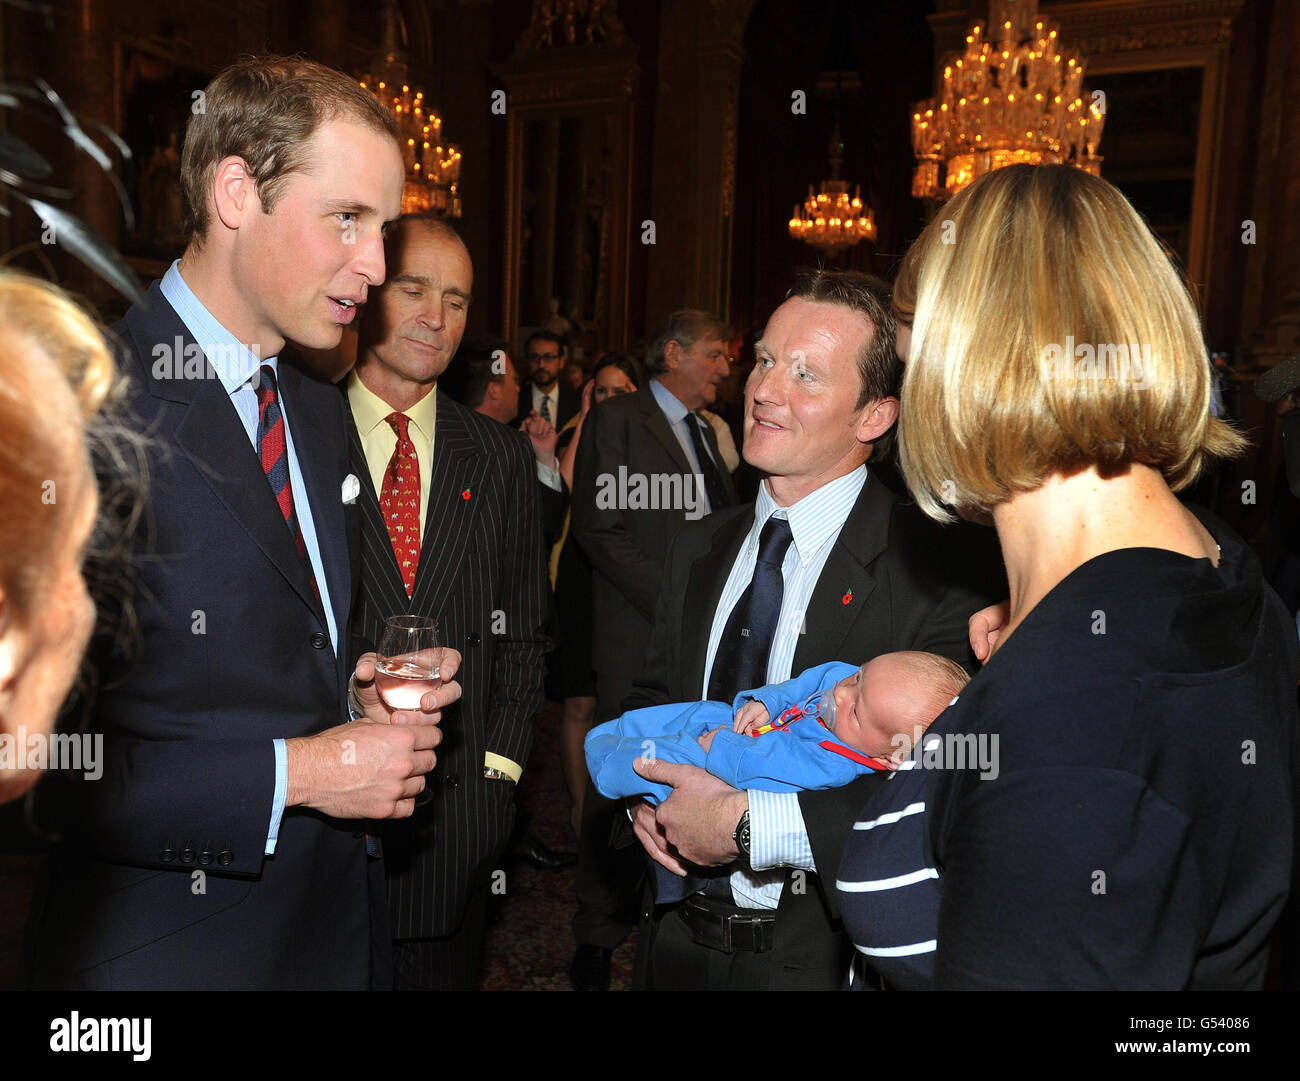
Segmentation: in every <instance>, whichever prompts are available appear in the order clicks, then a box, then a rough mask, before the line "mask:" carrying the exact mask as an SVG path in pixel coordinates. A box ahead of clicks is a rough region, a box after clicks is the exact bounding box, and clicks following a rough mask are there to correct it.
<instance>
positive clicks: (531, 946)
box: [479, 702, 636, 991]
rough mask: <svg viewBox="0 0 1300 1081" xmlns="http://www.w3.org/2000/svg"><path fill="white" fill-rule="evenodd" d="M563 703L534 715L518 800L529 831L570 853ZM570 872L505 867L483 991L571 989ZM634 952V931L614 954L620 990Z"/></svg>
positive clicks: (487, 947) (626, 980)
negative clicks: (562, 746)
mask: <svg viewBox="0 0 1300 1081" xmlns="http://www.w3.org/2000/svg"><path fill="white" fill-rule="evenodd" d="M559 734H560V705H559V703H558V702H547V703H546V708H545V709H544V710H543V712H542V713H541V715H540V716H539V717H538V719H537V728H536V735H535V737H534V740H533V750H532V754H531V755H530V757H529V759H528V770H527V772H526V773H525V774H524V778H523V782H522V784H521V786H520V790H519V802H520V805H521V806H522V807H523V809H524V811H525V812H526V813H527V814H528V816H529V829H530V830H531V831H532V833H533V834H534V835H535V836H536V837H537V838H538V839H540V840H541V842H542V843H543V844H545V845H546V846H547V847H548V848H553V849H557V850H563V851H566V852H573V851H575V850H576V848H577V841H576V839H575V838H574V836H573V831H572V830H571V829H570V828H569V794H568V790H567V789H566V788H565V786H564V776H563V774H562V773H561V772H560V739H559ZM574 883H575V879H574V871H573V869H572V868H569V869H567V870H564V871H539V870H537V869H536V868H535V867H533V866H531V865H529V864H523V863H521V864H518V865H516V866H514V867H513V868H511V869H508V870H507V872H506V881H505V893H504V894H503V895H502V896H501V897H500V899H499V902H498V904H497V906H496V915H497V920H496V922H495V923H493V924H491V926H489V928H488V933H487V941H486V943H485V944H484V953H483V969H482V976H481V979H480V984H479V986H480V988H481V989H482V990H484V991H569V990H571V987H570V986H569V962H570V961H571V960H572V959H573V951H574V941H573V932H572V930H571V924H572V922H573V913H574V909H575V907H576V902H575V894H574ZM635 953H636V936H635V935H633V936H632V938H630V939H629V940H628V941H627V942H624V943H623V945H622V946H620V947H619V948H618V949H617V950H616V951H615V952H614V963H613V971H612V978H611V980H610V990H613V991H625V990H627V988H628V985H629V982H630V979H631V975H632V959H633V957H634V955H635Z"/></svg>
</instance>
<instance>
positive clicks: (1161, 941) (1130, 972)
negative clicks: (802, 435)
mask: <svg viewBox="0 0 1300 1081" xmlns="http://www.w3.org/2000/svg"><path fill="white" fill-rule="evenodd" d="M948 222H951V223H952V226H951V227H948V226H947V223H948ZM898 291H899V296H900V303H901V304H902V305H903V306H904V307H905V308H911V307H912V306H913V305H914V310H915V316H914V321H913V324H912V330H911V338H910V343H909V345H908V356H907V366H906V374H905V377H904V383H903V391H902V404H901V414H902V422H901V428H900V453H901V464H902V470H903V473H904V476H905V477H906V480H907V483H908V487H909V488H910V489H911V491H912V493H913V495H914V497H915V498H916V500H917V502H918V503H919V504H920V505H921V507H922V508H923V509H924V510H925V511H926V513H928V514H929V515H930V516H931V517H933V518H936V519H940V520H945V519H950V518H951V517H952V514H951V511H950V510H949V508H953V509H958V510H960V512H961V513H962V514H963V515H964V516H967V517H984V518H986V519H987V518H990V517H991V520H992V523H993V524H994V525H995V527H996V529H997V532H998V537H999V539H1000V541H1001V544H1002V551H1003V556H1004V559H1005V562H1006V568H1007V574H1008V579H1009V583H1010V593H1011V596H1010V601H1009V607H1008V611H1007V615H1006V621H1005V624H1004V625H1003V626H1002V627H1001V630H1000V633H999V635H998V637H997V639H996V646H995V649H994V650H993V652H992V655H991V656H989V657H988V659H987V662H986V664H985V666H984V668H983V669H982V670H981V671H980V672H979V674H978V675H977V676H976V677H975V678H974V679H973V680H972V681H971V683H970V684H969V685H968V686H967V688H966V689H965V691H963V693H962V694H961V695H960V696H959V697H958V698H956V699H954V704H953V705H951V706H950V707H949V709H948V710H947V711H945V712H944V713H943V714H942V715H941V716H940V717H939V719H938V720H937V721H936V722H935V724H934V725H933V726H932V727H931V728H930V730H929V731H928V732H927V733H926V734H925V736H924V737H922V739H921V742H920V746H919V747H918V748H917V750H916V751H915V753H914V755H913V757H912V760H911V762H910V763H909V764H907V765H906V766H905V767H904V769H902V770H900V771H899V772H898V773H896V774H894V775H893V776H892V777H891V779H890V781H889V783H888V784H887V785H886V786H885V788H884V790H883V791H882V792H881V793H880V795H879V796H877V797H876V798H875V799H874V800H873V801H872V803H871V804H870V805H868V806H867V807H866V808H865V809H864V810H863V812H862V814H861V815H860V817H859V821H858V823H857V824H856V828H855V829H854V831H853V833H852V837H851V839H850V841H849V842H848V845H847V847H846V849H845V853H844V858H843V861H842V863H841V865H840V867H839V872H838V879H839V881H838V883H837V886H838V896H839V900H840V903H841V906H842V909H843V913H844V919H845V924H846V926H847V928H848V930H849V932H850V935H851V937H852V938H853V941H854V943H855V945H856V947H857V950H858V956H857V957H856V958H855V965H854V983H855V984H856V985H858V986H862V985H867V986H881V985H883V986H886V987H899V988H909V987H916V988H929V987H939V988H999V987H1000V988H1208V987H1221V988H1248V987H1259V986H1261V985H1262V983H1263V980H1264V974H1265V968H1266V965H1267V959H1268V944H1269V937H1270V933H1271V931H1272V929H1273V926H1274V924H1275V923H1276V922H1277V919H1278V916H1279V914H1280V912H1281V910H1282V906H1283V904H1284V902H1285V900H1286V895H1287V889H1288V885H1289V882H1290V872H1291V855H1292V804H1291V798H1292V793H1291V781H1290V777H1291V755H1292V746H1293V741H1294V732H1295V726H1296V674H1297V668H1298V667H1300V660H1298V659H1297V643H1296V638H1295V634H1294V627H1293V626H1292V625H1291V623H1290V621H1289V619H1288V617H1287V614H1286V612H1285V610H1284V609H1283V607H1282V605H1281V603H1280V601H1279V600H1278V599H1277V597H1276V596H1275V595H1274V594H1273V592H1272V591H1271V589H1269V587H1268V586H1267V585H1266V584H1265V583H1264V581H1263V578H1262V576H1261V573H1260V568H1259V565H1258V562H1257V560H1256V559H1255V557H1254V555H1253V554H1252V553H1251V552H1250V551H1249V549H1248V548H1246V546H1245V545H1244V544H1243V542H1242V541H1241V539H1240V538H1239V537H1237V536H1236V535H1235V534H1234V533H1233V532H1232V531H1231V530H1229V529H1228V528H1227V527H1226V526H1225V525H1224V524H1223V523H1222V522H1221V521H1219V520H1218V519H1216V518H1214V517H1213V516H1211V515H1209V514H1208V513H1205V512H1201V511H1196V512H1193V511H1192V510H1190V509H1189V508H1187V507H1186V506H1184V505H1183V504H1182V503H1181V502H1179V500H1178V498H1177V496H1176V495H1175V494H1174V493H1175V492H1177V491H1180V490H1182V489H1184V488H1186V487H1187V486H1188V485H1190V484H1191V483H1192V482H1193V481H1194V480H1195V478H1196V477H1197V475H1198V474H1199V473H1200V472H1201V470H1202V469H1203V468H1204V467H1205V466H1206V465H1207V464H1208V463H1209V462H1210V461H1211V460H1212V459H1214V458H1220V457H1231V456H1235V455H1237V454H1239V453H1240V452H1241V450H1242V448H1243V446H1244V440H1243V439H1242V437H1241V436H1240V435H1239V434H1238V433H1237V432H1236V431H1235V430H1233V429H1232V428H1231V427H1230V426H1229V425H1227V424H1225V423H1224V422H1222V421H1220V420H1217V419H1215V418H1214V417H1213V416H1211V413H1210V389H1211V388H1210V367H1209V363H1208V360H1207V358H1206V354H1205V349H1204V345H1203V342H1202V338H1201V330H1200V325H1199V322H1198V319H1197V315H1196V311H1195V309H1194V307H1193V304H1192V301H1191V299H1190V298H1189V296H1188V295H1187V292H1186V289H1185V288H1184V286H1183V284H1182V282H1181V281H1180V279H1179V276H1178V274H1177V273H1176V272H1175V270H1174V268H1173V267H1172V266H1171V265H1170V263H1169V261H1168V259H1167V258H1166V257H1165V255H1164V254H1163V253H1162V251H1161V249H1160V246H1159V244H1158V243H1157V241H1156V240H1155V238H1154V237H1153V236H1152V234H1151V233H1150V231H1149V230H1148V228H1147V227H1146V225H1145V224H1144V223H1143V221H1142V219H1141V218H1140V217H1139V216H1138V214H1137V213H1136V212H1135V211H1134V210H1133V208H1132V207H1131V206H1130V205H1129V204H1128V202H1127V201H1126V200H1125V199H1124V197H1123V196H1122V195H1121V194H1120V193H1119V192H1118V191H1117V190H1116V189H1115V188H1114V187H1112V186H1111V185H1109V184H1107V183H1106V182H1104V181H1102V180H1100V179H1098V178H1096V177H1093V176H1089V175H1087V174H1085V173H1082V172H1080V171H1078V170H1075V169H1072V168H1068V167H1065V166H1042V167H1033V166H1013V167H1010V168H1006V169H1002V170H999V171H997V172H994V173H991V174H988V175H986V176H984V177H982V178H981V179H980V180H978V181H976V182H975V183H974V184H972V185H971V186H970V187H969V188H968V189H966V190H965V191H964V192H962V193H960V194H959V195H957V196H956V197H955V198H954V199H953V200H952V201H951V202H950V203H949V204H948V205H947V206H946V207H945V208H944V211H943V214H942V215H941V216H940V217H939V218H936V220H935V221H934V222H932V223H931V225H930V226H929V227H928V228H927V229H926V230H925V232H924V233H923V234H922V235H921V237H920V239H919V240H918V241H917V243H916V244H915V245H914V247H913V248H912V250H911V251H910V252H909V253H908V256H907V259H906V261H905V264H904V267H903V270H902V273H901V275H900V281H899V286H898Z"/></svg>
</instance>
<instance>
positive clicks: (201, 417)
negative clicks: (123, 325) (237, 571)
mask: <svg viewBox="0 0 1300 1081" xmlns="http://www.w3.org/2000/svg"><path fill="white" fill-rule="evenodd" d="M148 299H149V308H148V310H147V311H145V310H142V309H138V308H132V309H131V311H130V312H129V313H128V314H127V325H128V327H130V329H131V335H132V337H133V339H134V341H135V355H136V357H137V359H138V360H139V362H140V367H141V370H142V373H143V380H144V382H145V383H146V384H147V386H148V389H149V392H150V393H151V394H153V395H154V396H155V397H158V398H163V399H166V400H168V401H173V402H183V403H185V404H186V405H187V406H188V409H187V411H186V413H185V416H184V417H183V418H182V419H181V421H180V424H179V425H178V426H177V429H176V442H177V445H178V446H179V447H180V448H181V450H183V451H184V452H185V453H186V454H187V455H188V456H189V457H190V459H191V460H192V461H193V462H194V464H195V465H196V466H197V468H198V471H199V474H200V475H201V476H202V477H203V479H204V481H205V482H206V483H207V485H208V486H209V487H210V488H211V489H212V491H213V492H214V493H215V495H216V496H217V498H218V499H220V500H221V502H222V503H223V504H224V505H225V507H226V509H227V510H228V511H229V512H230V513H231V515H233V516H234V518H235V520H236V521H237V522H239V524H240V525H241V526H243V528H244V529H245V530H247V532H248V534H249V535H250V536H251V537H252V538H253V540H254V542H255V543H256V544H257V546H258V547H259V548H260V549H261V550H262V552H263V554H264V555H265V556H266V558H267V559H269V560H270V561H271V563H272V565H274V566H275V568H276V569H277V570H278V571H279V572H280V573H281V574H282V575H283V576H284V578H285V580H286V581H287V582H288V583H289V584H290V585H291V586H292V587H293V589H294V591H295V592H296V593H297V594H298V595H299V596H300V597H301V598H302V599H303V602H304V603H305V604H307V606H308V607H309V608H311V609H312V610H313V611H314V612H316V613H317V614H318V615H321V616H322V617H323V616H324V612H323V610H322V609H321V606H320V602H319V601H317V600H316V596H315V594H314V593H313V592H312V588H311V579H310V576H309V574H308V570H307V565H306V563H305V562H304V561H303V559H302V558H301V557H300V556H299V555H298V550H297V548H296V547H295V546H294V543H293V536H292V535H291V534H290V532H289V530H288V528H287V527H286V526H285V524H284V517H283V516H282V515H281V513H280V508H279V506H278V505H277V504H276V501H275V496H274V495H273V494H272V493H271V487H270V485H269V484H268V483H267V480H266V474H265V473H263V472H262V465H261V462H259V461H258V458H257V452H256V450H255V449H254V448H253V446H252V444H251V443H250V442H249V439H248V433H247V432H246V431H245V430H244V426H243V424H242V423H241V422H240V419H239V414H238V413H237V412H236V411H235V407H234V403H232V402H231V400H230V397H229V395H227V394H226V391H225V388H224V387H223V386H222V385H221V381H220V380H219V379H218V378H217V376H216V373H215V372H214V371H213V369H212V366H211V364H209V363H208V362H207V360H206V358H205V359H204V361H203V376H202V377H201V378H193V377H187V376H186V374H185V373H184V371H183V370H176V369H181V368H182V363H183V360H184V358H185V355H186V354H190V355H191V356H193V357H198V356H201V355H202V350H201V349H200V347H199V345H198V344H197V343H196V342H195V341H194V339H193V338H192V337H191V336H190V333H189V331H188V329H186V327H185V324H184V323H183V322H182V321H181V318H180V316H178V315H177V314H176V312H175V311H174V310H173V309H172V306H171V305H170V304H169V303H168V302H167V299H166V298H165V297H164V296H163V295H162V290H161V289H159V287H158V283H157V282H155V283H154V284H153V285H151V286H150V287H149V294H148ZM159 344H162V345H165V346H167V347H168V348H169V349H171V350H172V351H173V353H174V354H175V356H174V368H173V371H172V373H171V374H169V375H168V376H167V377H164V378H159V377H158V376H156V375H155V373H154V370H153V367H152V366H151V364H150V362H149V360H148V359H147V358H150V357H153V356H154V355H155V353H154V350H155V347H156V346H157V345H159ZM191 350H194V351H195V352H193V353H191ZM195 374H197V373H195ZM295 449H297V441H295ZM299 465H300V466H301V465H302V459H301V458H300V459H299ZM300 498H303V496H302V495H301V494H299V493H295V499H300ZM313 509H314V504H313ZM340 626H341V624H340Z"/></svg>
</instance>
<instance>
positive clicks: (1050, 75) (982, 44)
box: [912, 0, 1106, 201]
mask: <svg viewBox="0 0 1300 1081" xmlns="http://www.w3.org/2000/svg"><path fill="white" fill-rule="evenodd" d="M989 9H990V12H989V13H990V20H991V24H992V27H993V29H991V30H990V31H989V32H988V33H987V34H986V33H985V28H984V27H983V26H981V25H980V24H979V23H976V24H975V25H974V26H972V27H971V30H970V33H969V34H967V35H966V51H965V53H964V54H963V55H962V56H960V57H955V58H953V59H952V60H950V61H949V62H948V63H946V64H945V65H944V69H943V80H942V84H941V85H940V87H939V92H938V95H937V96H936V97H933V98H929V99H927V100H926V101H922V102H918V103H917V104H916V105H914V106H913V112H912V150H913V152H914V153H915V155H916V158H917V166H916V173H915V174H914V176H913V178H912V195H913V196H915V197H916V198H918V199H935V200H940V201H942V200H945V199H948V198H949V197H951V196H953V195H955V194H956V193H957V192H959V191H961V189H962V188H964V187H966V185H967V184H969V183H970V182H971V181H972V180H974V179H976V178H977V177H979V176H982V175H983V174H984V173H987V172H991V171H992V170H994V169H1001V168H1003V167H1004V166H1007V165H1015V164H1019V163H1021V162H1027V163H1028V164H1030V165H1054V164H1066V165H1073V166H1074V167H1075V168H1078V169H1083V170H1084V171H1085V172H1089V173H1092V174H1093V175H1094V176H1100V175H1101V161H1102V159H1101V156H1100V155H1099V154H1098V153H1097V146H1098V144H1099V143H1100V142H1101V132H1102V128H1103V126H1104V125H1105V122H1106V113H1105V108H1104V106H1102V105H1101V104H1099V102H1098V101H1096V100H1093V101H1091V102H1087V103H1085V101H1084V97H1085V95H1087V91H1086V90H1084V89H1083V69H1084V61H1083V59H1082V58H1081V57H1080V56H1079V55H1078V54H1077V53H1074V52H1070V51H1068V50H1066V49H1064V48H1063V47H1062V46H1061V42H1060V40H1059V35H1058V31H1057V29H1056V27H1055V26H1053V25H1052V24H1051V23H1049V22H1048V21H1047V20H1046V19H1041V18H1039V17H1038V0H992V2H991V3H990V4H989ZM995 40H996V44H995V43H994V42H995Z"/></svg>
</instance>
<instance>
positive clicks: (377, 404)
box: [348, 370, 523, 783]
mask: <svg viewBox="0 0 1300 1081" xmlns="http://www.w3.org/2000/svg"><path fill="white" fill-rule="evenodd" d="M348 402H349V403H350V404H351V406H352V419H353V420H354V421H355V422H356V425H357V434H358V435H360V436H361V450H362V451H363V452H364V453H365V456H366V466H367V467H368V468H369V471H370V483H371V484H372V485H373V486H374V489H375V495H376V496H379V495H380V493H381V492H382V491H383V488H384V473H385V471H386V470H387V469H388V463H389V461H390V460H391V459H392V457H393V451H394V450H396V449H397V433H396V432H395V431H393V426H392V425H391V424H389V423H388V422H387V421H386V420H385V418H386V417H387V416H388V415H389V414H390V413H393V412H395V410H394V409H393V407H392V406H391V405H389V404H388V403H387V402H386V401H384V400H383V398H381V397H379V395H378V394H376V393H375V392H374V391H372V390H371V389H370V388H369V387H367V386H366V385H365V384H364V383H363V382H361V380H360V379H358V378H357V373H356V371H355V370H354V371H352V372H350V373H349V374H348ZM406 415H407V417H409V418H410V423H409V424H408V425H407V428H406V434H407V435H408V436H410V438H411V444H412V445H413V446H414V447H415V457H416V460H417V463H418V464H419V467H420V537H421V538H423V537H424V523H425V518H426V512H427V509H428V506H429V484H430V479H431V477H432V476H433V470H432V469H431V468H430V466H431V465H432V463H433V438H434V428H435V427H436V423H437V419H438V386H437V384H436V383H435V384H434V387H433V389H432V390H431V391H429V393H428V394H426V395H425V396H424V397H423V398H421V399H420V400H419V401H418V402H416V403H415V405H413V406H411V408H410V409H408V410H406ZM483 757H484V762H483V765H484V766H485V767H487V768H492V769H499V770H501V772H502V773H504V774H505V775H506V776H507V777H509V778H510V779H511V780H512V781H515V782H516V783H518V781H519V778H520V776H521V775H522V774H523V770H522V769H521V768H520V766H519V764H518V763H516V762H512V761H511V760H510V759H508V758H503V757H502V756H501V755H499V754H493V753H492V752H491V751H488V752H487V753H486V754H485V755H484V756H483Z"/></svg>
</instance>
